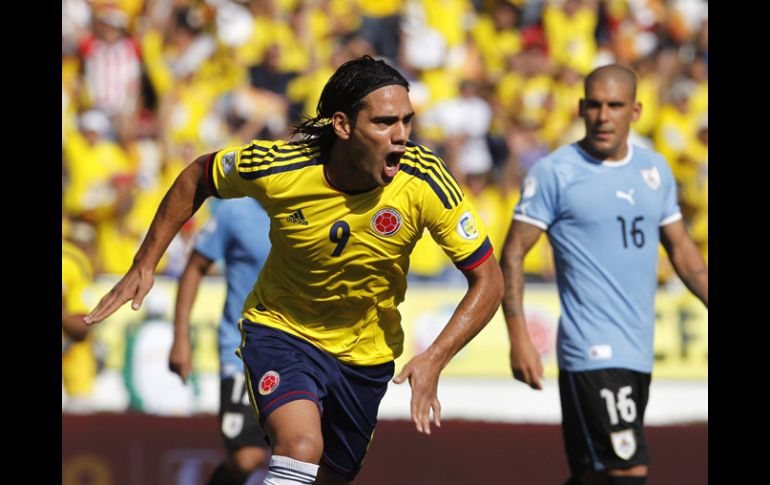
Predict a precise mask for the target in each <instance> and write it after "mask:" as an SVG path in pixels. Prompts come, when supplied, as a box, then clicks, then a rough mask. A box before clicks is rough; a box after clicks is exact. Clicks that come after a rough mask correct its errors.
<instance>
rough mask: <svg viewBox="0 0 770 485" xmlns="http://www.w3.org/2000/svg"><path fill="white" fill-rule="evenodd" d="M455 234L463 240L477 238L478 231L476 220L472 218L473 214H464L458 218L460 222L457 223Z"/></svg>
mask: <svg viewBox="0 0 770 485" xmlns="http://www.w3.org/2000/svg"><path fill="white" fill-rule="evenodd" d="M457 233H458V234H459V235H461V236H462V237H463V239H476V238H477V237H479V231H478V229H476V220H475V219H474V218H473V214H471V213H470V212H466V213H464V214H463V215H462V216H460V222H458V223H457Z"/></svg>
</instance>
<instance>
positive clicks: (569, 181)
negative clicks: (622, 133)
mask: <svg viewBox="0 0 770 485" xmlns="http://www.w3.org/2000/svg"><path fill="white" fill-rule="evenodd" d="M681 217H682V216H681V213H680V211H679V206H678V205H677V197H676V185H675V183H674V178H673V176H672V174H671V170H670V168H669V166H668V164H667V163H666V161H665V159H664V158H663V157H662V156H661V155H660V154H658V153H656V152H653V151H650V150H646V149H643V148H640V147H638V146H634V145H630V144H629V146H628V155H627V156H626V157H625V159H623V160H621V161H617V162H602V161H600V160H597V159H595V158H593V157H591V156H590V155H589V154H588V153H586V152H585V151H584V150H583V149H582V148H580V147H579V146H578V144H577V143H573V144H571V145H566V146H563V147H561V148H559V149H557V150H556V151H554V152H553V153H551V154H550V155H548V156H547V157H545V158H543V159H541V160H539V161H538V162H537V163H536V164H535V165H534V166H533V168H532V169H531V170H530V172H529V174H528V175H527V177H526V179H525V180H524V186H523V190H522V198H521V200H520V201H519V203H518V205H517V206H516V209H515V211H514V216H513V218H514V219H516V220H519V221H523V222H527V223H530V224H533V225H535V226H537V227H539V228H541V229H543V230H544V231H547V234H548V239H549V241H550V243H551V246H552V247H553V253H554V262H555V266H556V274H557V284H558V288H559V299H560V301H561V311H562V314H561V317H560V319H559V331H558V337H557V357H558V364H559V368H560V369H563V370H568V371H586V370H593V369H603V368H610V367H618V368H625V369H632V370H636V371H639V372H652V364H653V334H654V326H655V291H656V285H657V281H656V279H657V262H658V244H659V230H660V227H661V226H664V225H666V224H670V223H672V222H675V221H677V220H679V219H681Z"/></svg>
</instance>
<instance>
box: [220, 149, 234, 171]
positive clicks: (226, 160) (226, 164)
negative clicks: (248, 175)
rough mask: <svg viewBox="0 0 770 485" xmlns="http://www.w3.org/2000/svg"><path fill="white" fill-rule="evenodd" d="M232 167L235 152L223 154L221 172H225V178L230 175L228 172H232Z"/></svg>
mask: <svg viewBox="0 0 770 485" xmlns="http://www.w3.org/2000/svg"><path fill="white" fill-rule="evenodd" d="M234 165H235V152H228V153H225V156H224V157H222V171H223V172H225V176H227V175H230V172H232V171H233V166H234Z"/></svg>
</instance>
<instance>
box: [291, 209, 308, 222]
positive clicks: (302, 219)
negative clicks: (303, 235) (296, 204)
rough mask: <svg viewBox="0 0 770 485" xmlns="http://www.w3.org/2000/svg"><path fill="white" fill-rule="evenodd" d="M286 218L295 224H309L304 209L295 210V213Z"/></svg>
mask: <svg viewBox="0 0 770 485" xmlns="http://www.w3.org/2000/svg"><path fill="white" fill-rule="evenodd" d="M286 220H287V221H289V222H293V223H294V224H302V225H303V226H307V224H308V222H307V219H305V216H304V215H302V209H297V210H296V211H294V213H293V214H292V215H290V216H289V217H287V218H286Z"/></svg>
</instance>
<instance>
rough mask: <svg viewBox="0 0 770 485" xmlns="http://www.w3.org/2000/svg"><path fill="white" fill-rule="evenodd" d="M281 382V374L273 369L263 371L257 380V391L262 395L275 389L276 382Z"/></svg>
mask: <svg viewBox="0 0 770 485" xmlns="http://www.w3.org/2000/svg"><path fill="white" fill-rule="evenodd" d="M280 382H281V376H280V374H278V373H277V372H276V371H274V370H269V371H267V372H265V374H264V375H263V376H262V378H261V379H260V380H259V393H260V394H262V395H263V396H267V395H268V394H270V393H272V392H273V391H275V388H276V387H278V384H279V383H280Z"/></svg>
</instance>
